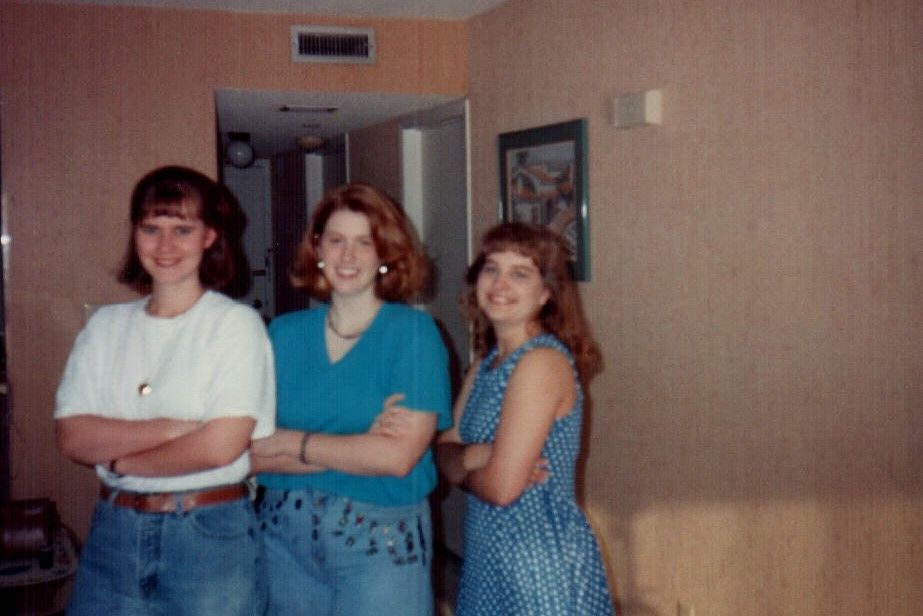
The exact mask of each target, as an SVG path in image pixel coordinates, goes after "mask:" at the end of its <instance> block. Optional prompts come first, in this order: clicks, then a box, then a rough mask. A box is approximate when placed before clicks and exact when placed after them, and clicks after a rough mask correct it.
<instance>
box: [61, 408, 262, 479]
mask: <svg viewBox="0 0 923 616" xmlns="http://www.w3.org/2000/svg"><path fill="white" fill-rule="evenodd" d="M255 423H256V422H255V420H254V419H253V418H251V417H219V418H216V419H212V420H210V421H206V422H195V421H183V420H177V419H150V420H140V421H133V420H125V419H111V418H107V417H100V416H98V415H89V414H86V415H73V416H70V417H64V418H61V419H57V420H55V433H56V437H57V443H58V448H59V449H60V451H61V453H62V454H64V455H65V456H66V457H68V458H70V459H71V460H73V461H74V462H77V463H79V464H86V465H93V464H110V463H111V462H113V461H115V462H114V464H115V468H116V469H117V470H118V472H119V473H122V474H126V475H137V476H141V477H166V476H173V475H183V474H187V473H194V472H198V471H203V470H208V469H210V468H217V467H220V466H225V465H227V464H230V463H231V462H233V461H234V460H236V459H237V458H238V457H240V455H241V454H242V453H243V452H244V451H245V450H246V449H247V447H248V445H249V444H250V435H251V434H252V432H253V428H254V425H255Z"/></svg>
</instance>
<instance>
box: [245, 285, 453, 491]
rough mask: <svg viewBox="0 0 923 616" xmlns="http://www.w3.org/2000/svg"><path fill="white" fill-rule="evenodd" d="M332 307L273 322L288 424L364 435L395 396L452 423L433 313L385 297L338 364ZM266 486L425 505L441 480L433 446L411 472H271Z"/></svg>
mask: <svg viewBox="0 0 923 616" xmlns="http://www.w3.org/2000/svg"><path fill="white" fill-rule="evenodd" d="M327 311H328V306H326V305H324V306H321V307H319V308H314V309H311V310H301V311H298V312H292V313H287V314H284V315H281V316H279V317H278V318H276V319H275V320H273V322H272V323H271V324H270V326H269V337H270V339H271V340H272V345H273V352H274V355H275V364H276V400H277V402H276V403H277V409H276V424H277V425H278V426H279V427H280V428H292V429H295V430H306V431H308V432H323V433H325V434H361V433H364V432H367V431H368V428H369V426H370V425H371V424H372V422H373V421H374V419H375V417H376V416H377V415H378V414H379V413H380V412H381V409H382V404H383V402H384V400H385V398H387V397H388V396H390V395H391V394H394V393H402V394H404V395H405V396H406V399H405V400H404V401H403V402H401V405H402V406H405V407H406V408H409V409H413V410H416V411H422V412H429V413H436V414H437V415H438V418H437V426H438V429H440V430H442V429H445V428H448V427H449V426H450V425H451V423H452V418H451V411H450V407H451V393H450V386H449V373H448V353H447V352H446V348H445V345H444V344H443V342H442V336H441V335H440V333H439V330H438V329H437V328H436V324H435V323H434V322H433V319H432V317H430V316H429V315H428V314H426V313H424V312H421V311H419V310H416V309H414V308H411V307H409V306H406V305H404V304H392V303H385V304H383V305H382V306H381V309H380V310H379V311H378V314H377V315H376V316H375V318H374V320H373V321H372V323H371V324H370V325H369V327H368V328H367V329H366V330H365V332H364V333H363V334H362V337H361V338H359V340H357V341H356V344H355V345H354V346H353V347H352V348H351V349H350V350H349V352H348V353H346V355H344V356H343V357H342V358H341V359H340V360H339V361H337V362H335V363H331V362H330V359H329V357H328V355H327V347H326V344H325V342H324V320H325V319H326V318H327ZM258 481H259V483H260V484H261V485H264V486H266V487H268V488H274V489H288V488H305V487H307V488H311V489H314V490H320V491H322V492H327V493H330V494H335V495H337V496H345V497H347V498H350V499H352V500H356V501H362V502H367V503H374V504H376V505H383V506H401V505H409V504H413V503H418V502H420V501H421V500H423V499H424V498H425V497H426V495H427V494H429V493H430V492H431V491H432V490H433V488H434V487H435V485H436V467H435V464H434V462H433V454H432V452H431V451H429V450H427V452H426V453H425V454H424V455H423V457H422V458H421V459H420V461H419V462H417V465H416V466H415V467H414V468H413V470H411V472H410V473H409V474H408V475H407V476H406V477H380V476H379V477H370V476H365V475H351V474H348V473H343V472H340V471H334V470H331V471H325V472H322V473H307V474H304V475H295V474H281V473H267V474H261V475H259V478H258Z"/></svg>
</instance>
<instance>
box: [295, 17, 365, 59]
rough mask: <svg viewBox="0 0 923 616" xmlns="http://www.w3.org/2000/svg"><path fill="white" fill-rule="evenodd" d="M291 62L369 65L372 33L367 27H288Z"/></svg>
mask: <svg viewBox="0 0 923 616" xmlns="http://www.w3.org/2000/svg"><path fill="white" fill-rule="evenodd" d="M292 61H293V62H332V63H346V64H372V63H373V62H375V31H374V30H372V29H371V28H344V27H337V26H292Z"/></svg>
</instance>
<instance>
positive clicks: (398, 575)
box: [257, 489, 433, 616]
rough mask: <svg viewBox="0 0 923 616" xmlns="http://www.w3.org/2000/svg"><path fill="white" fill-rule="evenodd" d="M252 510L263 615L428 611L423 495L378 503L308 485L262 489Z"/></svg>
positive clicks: (426, 615) (418, 615)
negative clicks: (263, 586)
mask: <svg viewBox="0 0 923 616" xmlns="http://www.w3.org/2000/svg"><path fill="white" fill-rule="evenodd" d="M261 490H262V489H261ZM257 516H258V518H259V520H260V535H261V536H262V538H263V543H264V548H265V554H266V568H267V576H268V579H269V606H270V608H269V612H268V613H269V614H270V615H273V616H298V615H300V614H305V615H311V616H367V615H369V614H386V615H389V616H431V614H432V613H433V591H432V582H431V575H430V572H431V569H432V553H433V549H432V526H431V521H430V514H429V503H428V502H427V501H426V500H424V501H423V502H421V503H418V504H415V505H409V506H402V507H383V506H380V505H372V504H368V503H361V502H357V501H351V500H349V499H346V498H343V497H340V496H335V495H332V494H326V493H323V492H317V491H313V490H310V489H298V490H269V489H267V490H265V492H263V494H262V496H261V497H260V498H258V505H257Z"/></svg>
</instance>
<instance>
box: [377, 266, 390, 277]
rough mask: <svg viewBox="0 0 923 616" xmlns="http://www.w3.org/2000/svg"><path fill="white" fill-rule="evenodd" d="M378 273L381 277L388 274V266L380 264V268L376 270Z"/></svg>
mask: <svg viewBox="0 0 923 616" xmlns="http://www.w3.org/2000/svg"><path fill="white" fill-rule="evenodd" d="M378 273H379V274H381V275H382V276H384V275H385V274H387V273H388V266H387V265H385V264H384V263H382V264H381V266H380V267H379V268H378Z"/></svg>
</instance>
